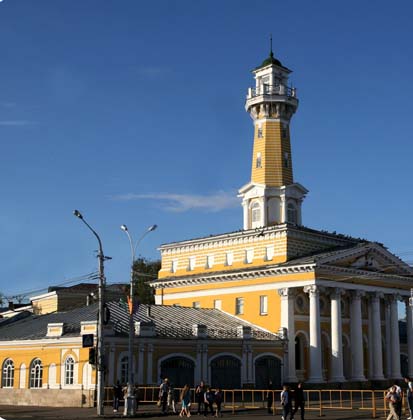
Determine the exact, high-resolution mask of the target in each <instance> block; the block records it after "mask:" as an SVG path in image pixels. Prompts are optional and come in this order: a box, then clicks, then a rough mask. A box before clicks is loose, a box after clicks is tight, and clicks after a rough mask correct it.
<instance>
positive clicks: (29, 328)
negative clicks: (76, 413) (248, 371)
mask: <svg viewBox="0 0 413 420" xmlns="http://www.w3.org/2000/svg"><path fill="white" fill-rule="evenodd" d="M107 307H108V308H109V311H110V324H111V325H112V326H113V330H114V333H115V335H119V336H125V337H126V336H127V334H128V331H129V315H128V311H127V308H126V305H125V303H123V302H119V301H112V302H108V303H107ZM96 318H97V304H93V305H90V306H85V307H82V308H77V309H74V310H71V311H66V312H56V313H52V314H46V315H33V314H31V313H25V314H24V315H21V316H18V317H14V318H10V321H8V322H7V323H6V322H4V323H0V341H9V340H35V339H43V338H47V325H48V324H49V323H60V322H63V323H64V324H65V326H64V333H63V337H71V336H72V337H73V336H78V335H79V334H80V323H81V322H82V321H94V320H96ZM134 321H141V322H144V323H152V324H153V325H154V328H155V335H156V337H163V338H179V339H190V338H194V335H193V332H192V328H193V325H194V324H200V325H205V326H206V327H207V330H208V338H210V339H241V337H240V336H239V332H238V330H237V328H238V327H239V326H248V327H251V336H252V339H256V340H279V339H280V337H279V336H278V335H277V334H273V333H270V332H267V331H265V330H262V329H260V328H258V327H256V326H254V325H252V324H249V323H247V322H245V321H243V320H241V319H238V318H236V317H235V316H231V315H229V314H226V313H224V312H222V311H220V310H218V309H195V308H187V307H175V306H164V305H140V306H139V308H138V312H137V313H135V314H134Z"/></svg>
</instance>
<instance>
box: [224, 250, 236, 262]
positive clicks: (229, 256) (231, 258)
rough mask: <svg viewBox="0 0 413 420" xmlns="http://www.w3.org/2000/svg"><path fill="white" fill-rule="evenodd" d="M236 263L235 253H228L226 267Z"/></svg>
mask: <svg viewBox="0 0 413 420" xmlns="http://www.w3.org/2000/svg"><path fill="white" fill-rule="evenodd" d="M233 262H234V253H233V252H232V251H228V252H227V253H226V256H225V265H232V264H233Z"/></svg>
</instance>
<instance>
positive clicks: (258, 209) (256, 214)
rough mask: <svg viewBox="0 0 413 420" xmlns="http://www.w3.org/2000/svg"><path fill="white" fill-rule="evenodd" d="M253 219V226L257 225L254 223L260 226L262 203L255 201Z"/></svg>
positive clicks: (252, 211)
mask: <svg viewBox="0 0 413 420" xmlns="http://www.w3.org/2000/svg"><path fill="white" fill-rule="evenodd" d="M251 221H252V223H253V227H256V226H254V225H257V226H260V222H261V207H260V203H257V202H255V203H254V204H253V205H252V207H251Z"/></svg>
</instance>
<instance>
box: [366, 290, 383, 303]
mask: <svg viewBox="0 0 413 420" xmlns="http://www.w3.org/2000/svg"><path fill="white" fill-rule="evenodd" d="M367 297H368V298H369V299H370V300H371V301H373V300H379V299H383V298H384V293H383V292H368V293H367Z"/></svg>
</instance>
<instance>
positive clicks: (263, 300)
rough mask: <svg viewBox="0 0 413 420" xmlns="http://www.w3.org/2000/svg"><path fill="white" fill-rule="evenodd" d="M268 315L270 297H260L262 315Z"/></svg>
mask: <svg viewBox="0 0 413 420" xmlns="http://www.w3.org/2000/svg"><path fill="white" fill-rule="evenodd" d="M267 314H268V296H260V315H267Z"/></svg>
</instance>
